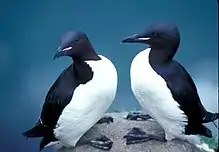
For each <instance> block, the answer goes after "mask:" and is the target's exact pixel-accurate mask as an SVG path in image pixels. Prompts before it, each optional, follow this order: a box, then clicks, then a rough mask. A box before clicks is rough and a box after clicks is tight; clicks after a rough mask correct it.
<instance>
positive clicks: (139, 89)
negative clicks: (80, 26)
mask: <svg viewBox="0 0 219 152" xmlns="http://www.w3.org/2000/svg"><path fill="white" fill-rule="evenodd" d="M122 43H143V44H148V45H149V47H148V48H147V49H145V50H143V51H141V52H140V53H138V54H137V55H136V57H135V58H134V60H133V61H132V64H131V69H130V77H131V89H132V91H133V94H134V95H135V97H136V99H137V100H138V102H139V104H140V105H141V107H142V108H143V109H144V110H145V111H146V112H147V113H148V115H147V116H148V118H150V117H151V118H153V119H154V120H156V121H157V122H158V123H159V124H160V125H161V127H162V128H163V129H164V131H165V137H159V136H156V135H150V134H147V133H146V132H144V131H142V130H141V129H140V128H136V127H135V128H133V129H132V130H131V131H130V132H129V133H127V134H126V135H125V136H124V138H126V143H127V144H135V143H139V142H144V141H148V140H159V141H162V142H165V141H168V140H172V139H175V138H177V139H181V140H186V141H188V142H189V143H191V144H194V145H196V146H197V147H199V148H203V147H205V146H204V145H203V144H202V143H201V142H200V138H199V136H198V135H202V136H206V137H212V133H211V131H210V130H209V129H208V128H207V127H205V126H204V125H203V123H208V122H213V121H214V120H216V119H218V117H219V114H218V113H211V112H208V111H207V110H206V109H205V108H204V107H203V105H202V103H201V101H200V98H199V95H198V93H197V89H196V86H195V84H194V82H193V80H192V78H191V77H190V75H189V74H188V73H187V71H186V70H185V69H184V67H183V66H182V65H180V64H179V63H178V62H177V61H175V60H174V59H173V57H174V55H175V53H176V52H177V49H178V47H179V44H180V34H179V31H178V28H177V27H176V25H174V24H172V23H154V24H151V25H150V26H149V27H148V29H147V30H146V31H144V32H142V33H141V34H135V35H133V36H130V37H127V38H125V39H124V40H122ZM61 56H69V57H71V58H72V59H73V63H72V64H71V65H70V66H69V67H68V68H66V69H65V70H64V71H63V72H62V73H61V75H60V76H59V77H58V79H57V80H56V81H55V82H54V84H53V85H52V87H51V88H50V90H49V91H48V94H47V96H46V98H45V103H44V105H43V107H42V111H41V115H40V118H39V120H38V121H37V123H36V125H35V126H34V127H33V128H32V129H30V130H27V131H25V132H24V133H23V135H24V136H25V137H27V138H29V137H32V138H36V137H42V140H41V143H40V151H41V150H42V149H43V148H44V147H46V146H49V145H52V144H53V143H59V144H60V145H62V146H65V147H75V146H77V145H83V144H90V145H92V146H95V147H97V148H101V149H105V150H109V149H110V148H111V147H112V141H111V140H110V139H109V138H108V137H106V136H105V135H100V137H98V138H95V139H91V140H87V141H86V140H84V141H79V139H80V138H81V137H82V136H83V134H84V133H85V132H87V131H88V130H89V129H90V128H91V127H92V126H93V125H95V124H96V123H105V122H110V121H113V120H112V118H111V117H106V116H105V117H103V115H104V114H105V113H106V111H107V110H108V108H109V107H110V105H111V104H112V102H113V100H114V98H115V96H116V91H117V81H118V80H117V79H118V78H117V71H116V68H115V66H114V65H113V63H112V62H111V61H110V60H108V59H107V58H106V57H104V56H102V55H98V54H97V53H96V52H95V50H94V48H93V47H92V45H91V43H90V41H89V39H88V37H87V36H86V34H85V33H83V32H73V31H71V32H67V33H66V34H64V35H63V37H62V38H61V44H60V47H59V50H58V52H57V53H56V54H55V56H54V59H55V58H58V57H61ZM138 117H139V118H145V115H143V114H141V113H132V114H129V118H131V119H137V118H138ZM209 151H211V150H210V149H209Z"/></svg>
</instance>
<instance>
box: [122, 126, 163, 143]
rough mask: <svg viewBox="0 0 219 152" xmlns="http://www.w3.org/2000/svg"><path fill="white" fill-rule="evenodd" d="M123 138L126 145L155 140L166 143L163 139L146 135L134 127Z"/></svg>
mask: <svg viewBox="0 0 219 152" xmlns="http://www.w3.org/2000/svg"><path fill="white" fill-rule="evenodd" d="M123 138H126V145H130V144H138V143H142V142H146V141H149V140H157V141H160V142H166V139H165V138H164V137H159V136H155V135H149V134H146V132H144V131H142V130H141V129H140V128H137V127H134V128H132V130H131V131H130V132H128V133H127V134H126V135H125V136H124V137H123Z"/></svg>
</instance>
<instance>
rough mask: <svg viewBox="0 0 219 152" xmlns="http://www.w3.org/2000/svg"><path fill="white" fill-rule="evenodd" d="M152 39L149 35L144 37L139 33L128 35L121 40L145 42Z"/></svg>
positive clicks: (125, 41)
mask: <svg viewBox="0 0 219 152" xmlns="http://www.w3.org/2000/svg"><path fill="white" fill-rule="evenodd" d="M148 40H150V38H149V37H142V36H141V35H139V34H135V35H132V36H129V37H126V38H125V39H123V40H122V41H121V43H144V42H146V41H148Z"/></svg>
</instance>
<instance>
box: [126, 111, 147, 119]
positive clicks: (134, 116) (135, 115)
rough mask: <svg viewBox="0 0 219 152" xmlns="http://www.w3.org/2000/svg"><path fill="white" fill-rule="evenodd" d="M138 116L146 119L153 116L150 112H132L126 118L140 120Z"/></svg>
mask: <svg viewBox="0 0 219 152" xmlns="http://www.w3.org/2000/svg"><path fill="white" fill-rule="evenodd" d="M138 118H140V119H141V120H145V121H146V120H148V119H150V118H151V116H149V115H148V114H142V113H140V112H132V113H129V114H128V115H127V116H126V119H128V120H138Z"/></svg>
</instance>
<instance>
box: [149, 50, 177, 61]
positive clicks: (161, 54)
mask: <svg viewBox="0 0 219 152" xmlns="http://www.w3.org/2000/svg"><path fill="white" fill-rule="evenodd" d="M176 51H177V48H174V47H166V48H151V51H150V54H149V60H150V62H151V63H152V64H165V63H167V62H169V61H171V60H172V59H173V57H174V55H175V53H176Z"/></svg>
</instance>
